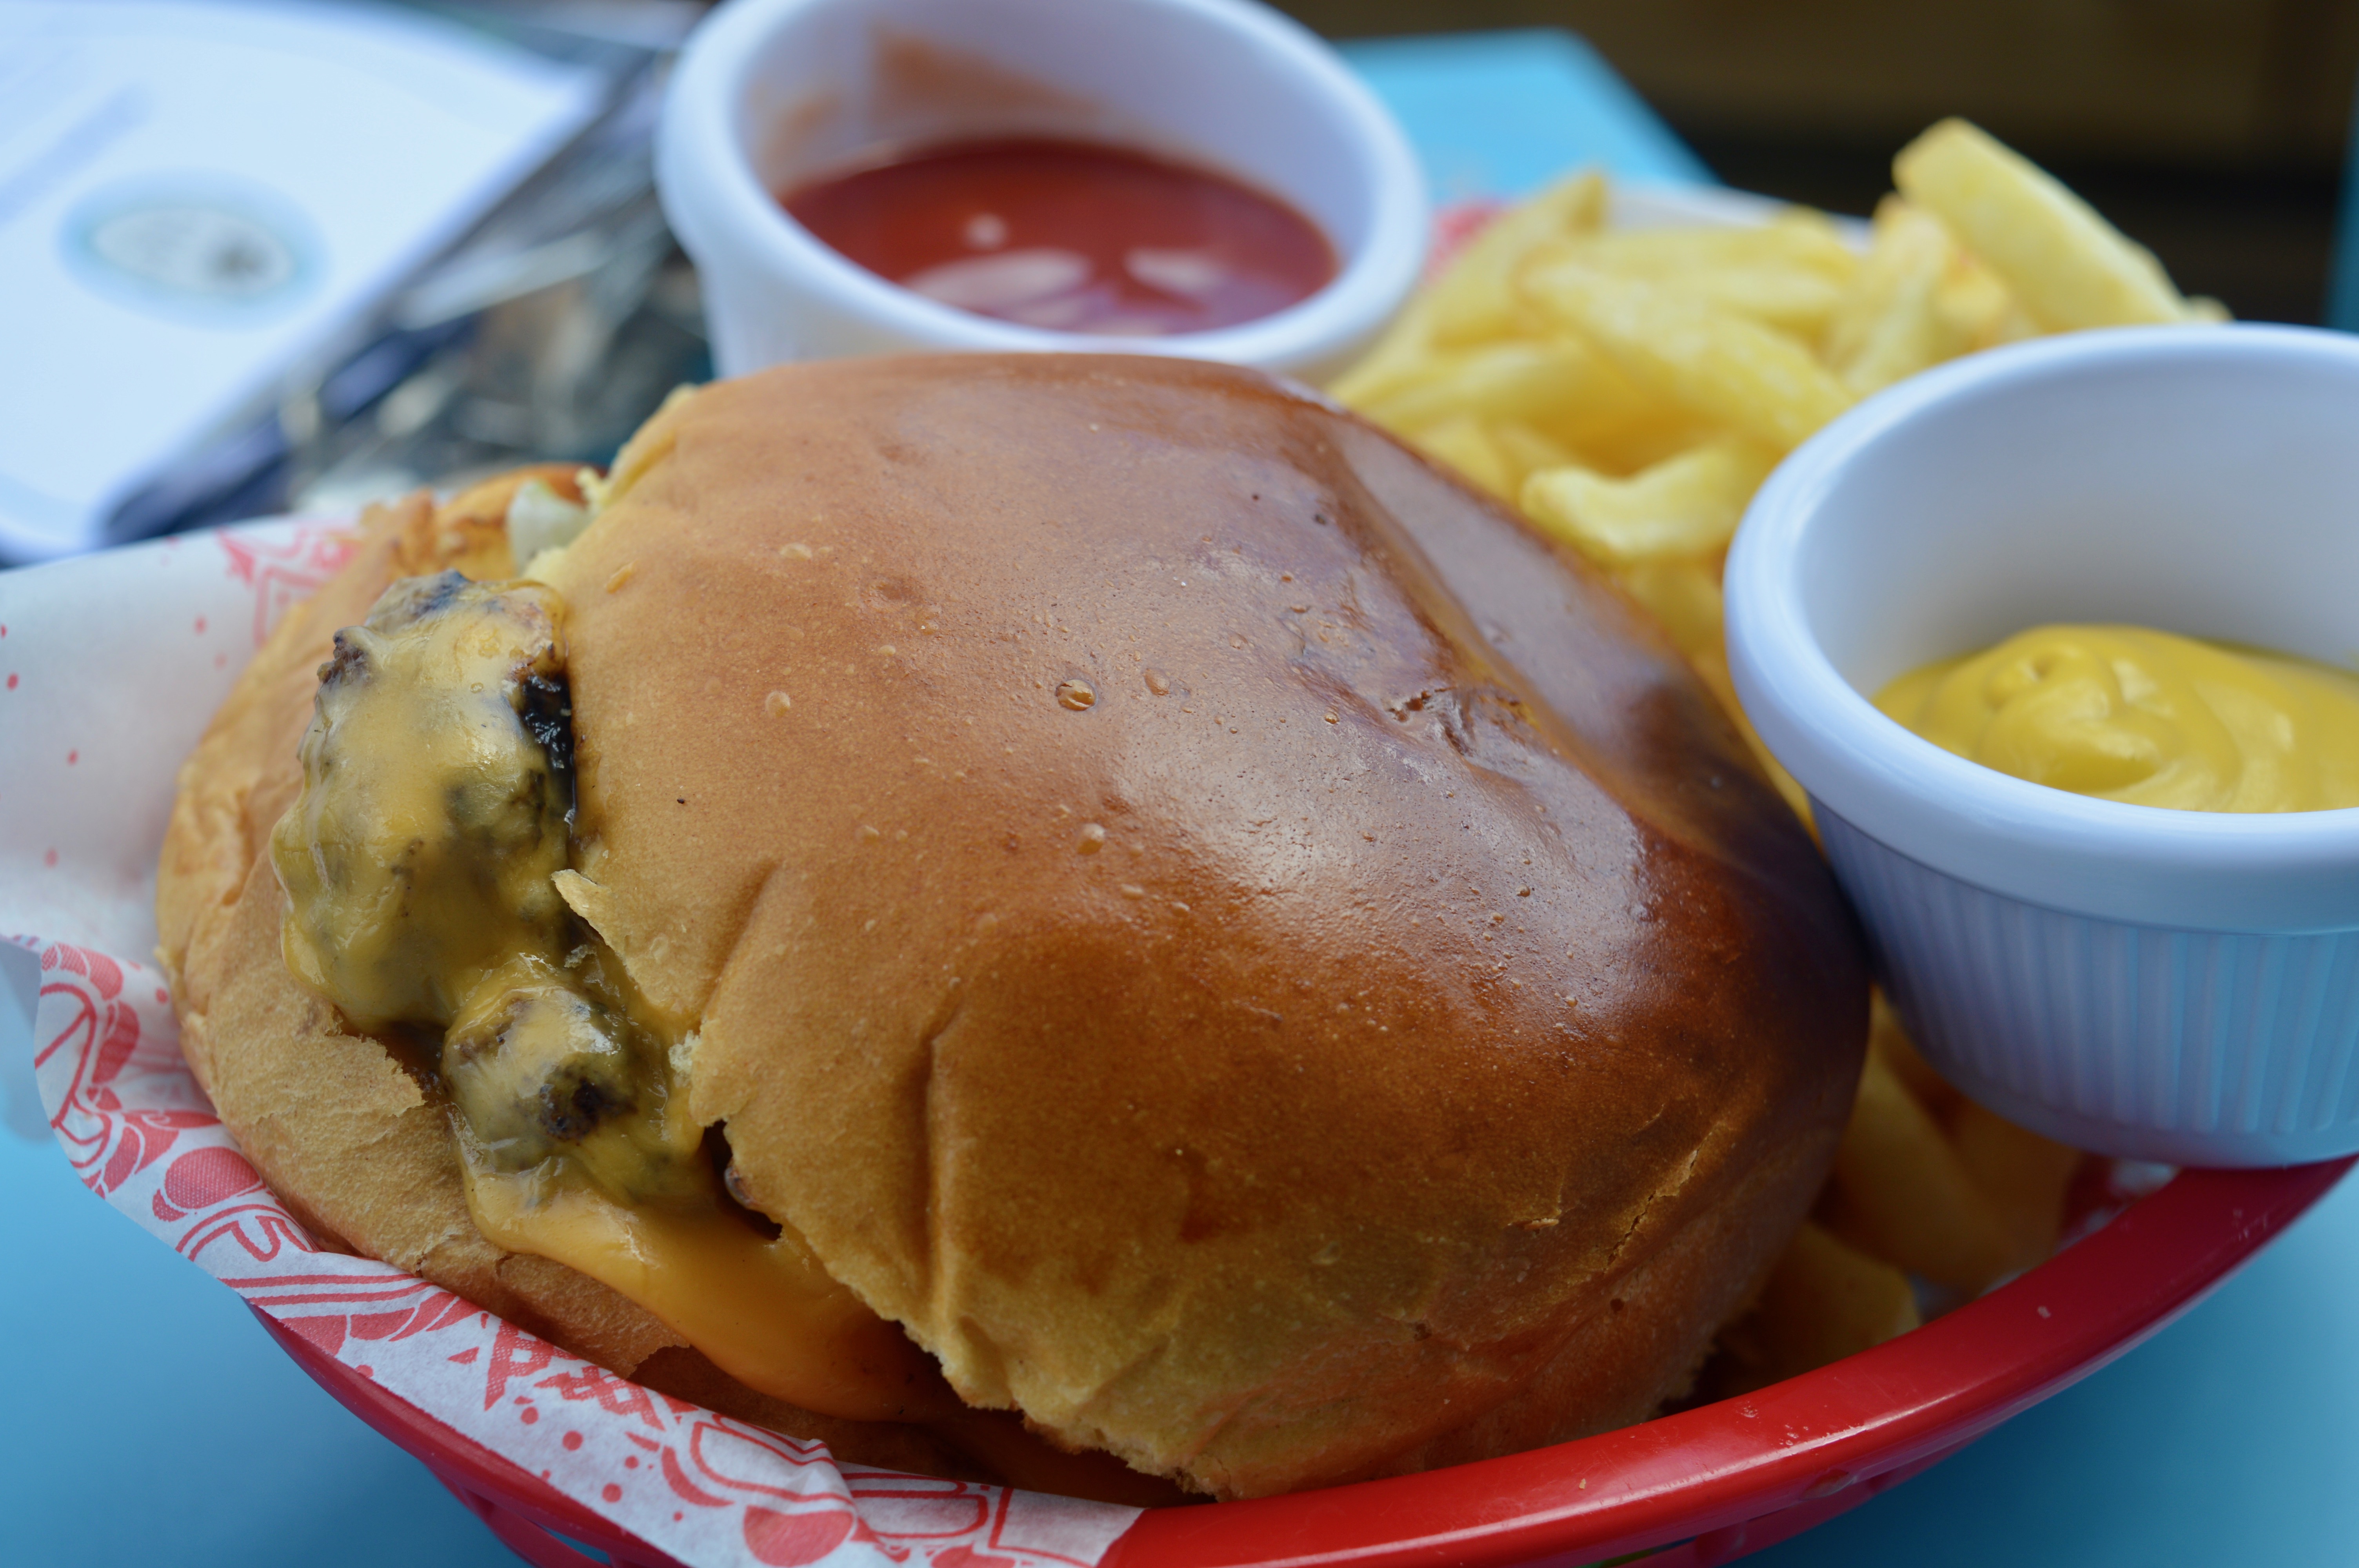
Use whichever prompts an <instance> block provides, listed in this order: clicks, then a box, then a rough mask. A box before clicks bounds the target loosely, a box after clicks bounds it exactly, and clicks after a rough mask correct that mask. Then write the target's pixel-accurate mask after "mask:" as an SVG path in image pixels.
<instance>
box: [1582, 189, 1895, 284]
mask: <svg viewBox="0 0 2359 1568" xmlns="http://www.w3.org/2000/svg"><path fill="white" fill-rule="evenodd" d="M1574 248H1575V249H1576V250H1577V252H1578V254H1579V256H1580V259H1581V260H1582V264H1583V265H1587V266H1591V267H1594V268H1596V269H1597V270H1598V271H1601V272H1618V273H1623V274H1625V275H1627V276H1633V277H1662V276H1667V275H1670V274H1687V273H1696V274H1701V273H1709V272H1712V271H1717V270H1719V269H1721V268H1724V267H1738V268H1744V267H1793V268H1800V269H1803V270H1807V271H1811V272H1816V273H1819V274H1821V275H1822V276H1825V277H1827V278H1828V279H1830V280H1831V281H1833V282H1836V283H1843V282H1846V281H1848V280H1849V279H1850V277H1851V276H1852V275H1853V274H1854V272H1855V271H1857V270H1858V267H1859V257H1858V256H1857V255H1856V254H1854V252H1853V250H1852V248H1851V247H1850V246H1849V245H1847V244H1845V243H1843V235H1842V233H1841V232H1839V231H1838V230H1837V229H1836V228H1835V226H1834V224H1833V223H1832V222H1829V221H1828V220H1827V218H1826V217H1825V216H1823V215H1822V214H1821V213H1817V212H1812V211H1808V210H1807V209H1803V208H1799V207H1795V208H1788V209H1787V210H1786V211H1783V212H1780V213H1779V214H1778V215H1777V217H1776V218H1774V219H1772V220H1771V221H1770V222H1767V223H1762V224H1758V225H1756V226H1754V227H1751V228H1743V229H1615V230H1611V231H1608V232H1603V233H1600V234H1596V235H1593V236H1592V237H1590V238H1588V239H1585V240H1582V241H1581V242H1580V243H1579V244H1578V245H1577V247H1574Z"/></svg>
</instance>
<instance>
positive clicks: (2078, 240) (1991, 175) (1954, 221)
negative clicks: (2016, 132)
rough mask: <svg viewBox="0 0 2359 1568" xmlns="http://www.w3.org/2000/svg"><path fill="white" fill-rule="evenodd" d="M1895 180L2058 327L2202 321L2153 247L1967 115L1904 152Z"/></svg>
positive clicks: (2036, 314) (1895, 164)
mask: <svg viewBox="0 0 2359 1568" xmlns="http://www.w3.org/2000/svg"><path fill="white" fill-rule="evenodd" d="M1892 178H1893V182H1894V183H1895V184H1896V185H1897V186H1899V188H1900V193H1901V194H1902V195H1903V196H1906V197H1907V198H1908V200H1911V201H1913V202H1915V203H1916V204H1917V205H1919V206H1920V207H1922V208H1924V209H1925V210H1926V211H1929V212H1931V213H1932V214H1933V215H1934V216H1936V217H1938V218H1939V219H1940V220H1941V222H1943V223H1945V224H1947V225H1948V226H1949V228H1950V231H1951V232H1952V233H1953V234H1955V235H1956V236H1957V237H1958V239H1959V241H1960V243H1962V244H1964V245H1965V246H1966V248H1967V249H1969V250H1971V251H1973V253H1974V254H1976V255H1978V256H1980V257H1981V258H1982V259H1983V260H1984V262H1985V263H1986V264H1988V265H1989V266H1990V269H1991V270H1992V271H1993V272H1995V273H1996V274H1997V275H1998V276H1999V278H2000V279H2001V281H2003V282H2005V283H2006V286H2007V287H2008V288H2009V289H2011V290H2012V291H2014V293H2015V295H2016V297H2017V298H2019V299H2021V300H2022V301H2023V303H2024V305H2025V307H2026V308H2027V309H2028V310H2029V311H2030V312H2031V315H2032V317H2033V319H2036V320H2038V322H2039V323H2040V324H2041V325H2042V326H2044V327H2047V328H2049V330H2056V331H2070V330H2074V329H2077V328H2082V327H2131V326H2140V325H2146V324H2149V323H2158V322H2165V321H2185V320H2189V319H2193V318H2191V317H2190V313H2189V309H2188V305H2187V302H2186V301H2185V300H2184V299H2182V298H2180V295H2179V290H2177V289H2176V288H2173V287H2171V285H2170V278H2169V276H2168V275H2167V274H2165V273H2164V272H2163V270H2162V264H2161V263H2159V262H2158V261H2156V260H2155V259H2154V253H2153V252H2151V251H2149V250H2147V249H2146V248H2145V247H2144V246H2142V245H2138V244H2135V243H2132V242H2131V241H2130V240H2129V239H2127V238H2126V237H2125V236H2124V235H2123V233H2122V232H2121V231H2120V230H2118V229H2116V228H2114V226H2113V225H2112V224H2110V223H2108V222H2105V221H2104V219H2103V218H2101V217H2099V216H2097V212H2096V210H2095V209H2094V208H2093V207H2091V206H2090V205H2089V204H2088V203H2087V202H2085V201H2083V200H2081V199H2080V198H2079V197H2077V196H2075V195H2073V194H2072V193H2071V191H2070V190H2067V189H2065V188H2064V187H2063V185H2062V184H2060V182H2059V181H2057V180H2056V179H2054V178H2051V177H2050V176H2049V175H2048V174H2047V173H2046V172H2044V171H2043V170H2041V169H2040V168H2038V166H2037V165H2035V164H2033V163H2032V162H2031V161H2030V160H2029V159H2027V158H2025V157H2022V156H2021V155H2020V154H2018V153H2016V152H2014V151H2012V150H2011V149H2009V148H2007V147H2006V146H2002V145H2000V143H1998V142H1997V141H1996V140H1995V139H1994V138H1993V137H1991V136H1990V135H1988V134H1987V133H1985V132H1984V131H1983V130H1981V129H1980V128H1978V127H1977V126H1974V125H1973V124H1968V123H1967V122H1966V121H1963V120H1944V121H1942V122H1941V123H1940V124H1938V125H1935V126H1934V127H1933V128H1932V129H1931V130H1929V131H1927V132H1926V133H1925V134H1924V135H1921V136H1919V137H1918V138H1917V139H1916V140H1915V141H1913V142H1911V143H1909V144H1908V146H1906V147H1904V148H1902V149H1901V151H1900V156H1899V157H1897V158H1895V159H1893V161H1892Z"/></svg>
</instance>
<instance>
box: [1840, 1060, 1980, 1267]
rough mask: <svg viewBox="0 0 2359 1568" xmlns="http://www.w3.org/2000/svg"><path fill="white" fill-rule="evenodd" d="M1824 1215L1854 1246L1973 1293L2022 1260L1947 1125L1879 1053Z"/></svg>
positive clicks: (1864, 1079) (1864, 1083) (1863, 1081)
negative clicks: (1936, 1118) (1951, 1139)
mask: <svg viewBox="0 0 2359 1568" xmlns="http://www.w3.org/2000/svg"><path fill="white" fill-rule="evenodd" d="M1819 1218H1820V1220H1821V1223H1822V1224H1824V1225H1825V1226H1826V1227H1827V1228H1828V1229H1830V1230H1832V1231H1833V1232H1834V1233H1835V1234H1836V1235H1837V1236H1839V1237H1841V1238H1843V1240H1845V1241H1848V1242H1850V1243H1851V1244H1852V1245H1853V1246H1854V1247H1858V1248H1860V1249H1864V1250H1865V1251H1867V1252H1869V1253H1872V1254H1874V1255H1875V1257H1878V1258H1883V1259H1886V1260H1889V1261H1891V1262H1893V1263H1895V1264H1897V1265H1898V1266H1899V1267H1900V1268H1903V1269H1905V1270H1907V1271H1909V1272H1910V1273H1912V1274H1922V1275H1923V1276H1924V1277H1925V1278H1926V1279H1928V1280H1930V1281H1933V1282H1934V1283H1935V1284H1937V1285H1943V1286H1947V1287H1948V1288H1950V1289H1951V1290H1954V1291H1962V1292H1966V1293H1967V1294H1970V1295H1971V1294H1973V1293H1976V1292H1980V1291H1981V1290H1982V1289H1983V1288H1984V1286H1986V1285H1988V1284H1989V1283H1990V1282H1991V1281H1994V1280H1995V1279H1997V1278H1998V1277H1999V1276H2000V1275H2002V1274H2005V1273H2006V1272H2007V1271H2008V1270H2009V1268H2010V1267H2011V1266H2012V1264H2013V1262H2014V1259H2015V1249H2014V1246H2013V1244H2012V1241H2011V1238H2009V1237H2008V1235H2007V1232H2006V1227H2005V1226H2004V1225H2003V1224H2002V1223H2001V1221H2000V1219H1999V1217H1998V1216H1997V1214H1996V1213H1995V1211H1994V1209H1993V1207H1992V1206H1991V1203H1990V1201H1989V1200H1988V1199H1987V1198H1985V1197H1984V1196H1983V1195H1982V1191H1981V1189H1980V1188H1979V1187H1977V1186H1976V1185H1975V1184H1974V1182H1973V1177H1972V1176H1971V1175H1969V1174H1968V1173H1967V1171H1966V1167H1965V1164H1964V1162H1962V1161H1961V1160H1960V1159H1959V1158H1958V1155H1957V1152H1956V1151H1955V1150H1953V1149H1951V1147H1950V1142H1949V1140H1948V1139H1946V1138H1944V1137H1943V1136H1942V1135H1941V1129H1940V1125H1939V1124H1938V1123H1937V1122H1935V1121H1934V1119H1933V1118H1932V1116H1931V1115H1930V1113H1928V1112H1927V1111H1926V1109H1925V1108H1924V1107H1923V1106H1921V1105H1919V1103H1918V1102H1917V1100H1916V1098H1915V1097H1914V1096H1912V1095H1910V1094H1909V1092H1908V1089H1907V1088H1906V1087H1903V1086H1902V1084H1901V1082H1900V1079H1899V1078H1898V1077H1897V1076H1896V1075H1895V1074H1894V1073H1893V1072H1892V1070H1891V1069H1890V1068H1889V1067H1887V1066H1886V1065H1884V1063H1883V1062H1882V1061H1881V1060H1879V1059H1878V1058H1877V1057H1876V1056H1875V1055H1873V1054H1871V1055H1870V1056H1869V1057H1868V1059H1867V1067H1866V1071H1865V1072H1864V1073H1863V1074H1862V1075H1861V1076H1860V1085H1859V1098H1858V1100H1857V1101H1856V1102H1855V1103H1854V1105H1853V1107H1852V1114H1851V1121H1850V1124H1849V1125H1848V1126H1846V1127H1845V1128H1844V1129H1843V1144H1842V1146H1841V1148H1840V1149H1838V1150H1837V1152H1836V1153H1835V1173H1834V1179H1833V1180H1832V1182H1831V1183H1830V1184H1828V1190H1827V1194H1826V1196H1825V1197H1824V1198H1823V1199H1821V1204H1820V1213H1819Z"/></svg>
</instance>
